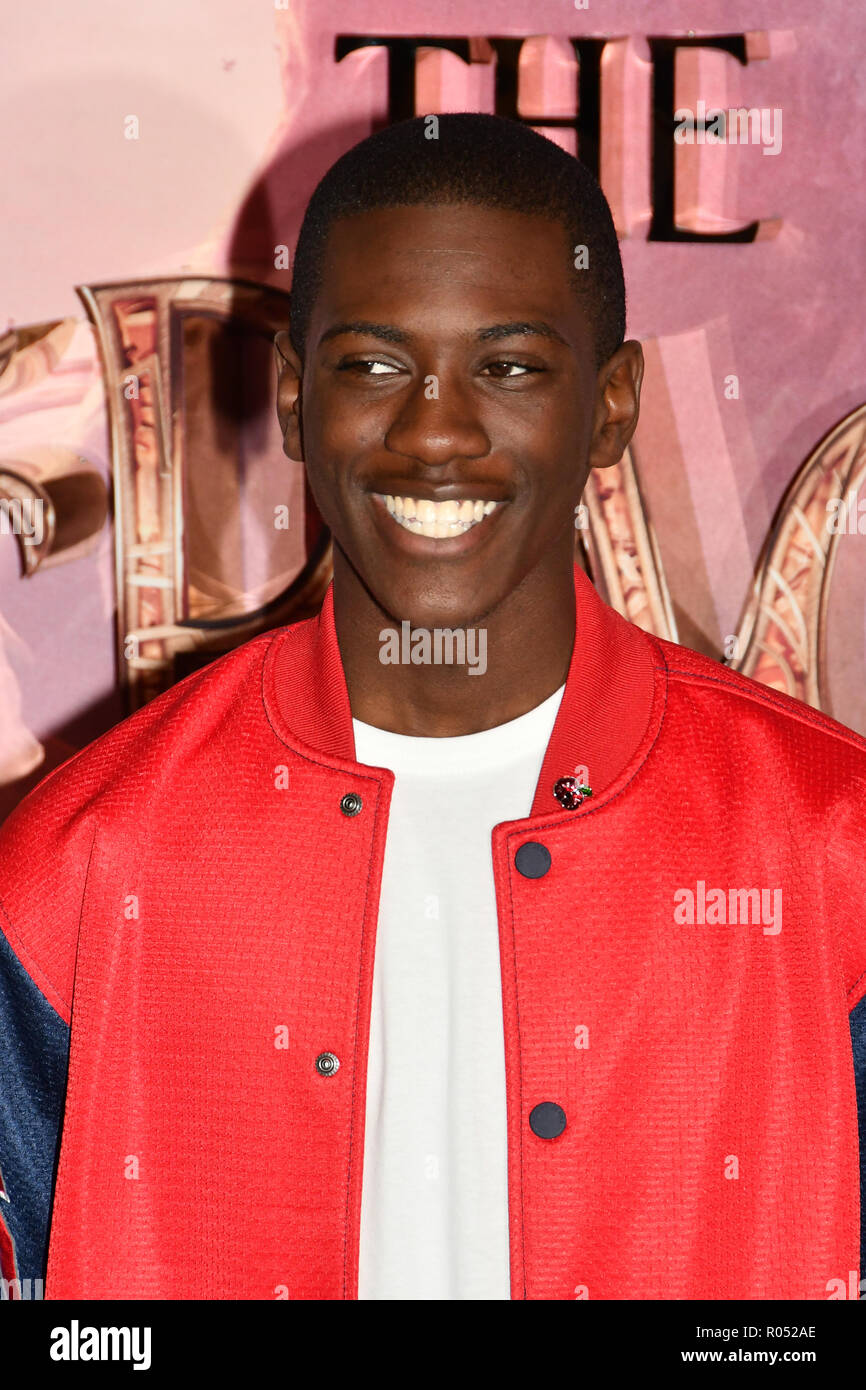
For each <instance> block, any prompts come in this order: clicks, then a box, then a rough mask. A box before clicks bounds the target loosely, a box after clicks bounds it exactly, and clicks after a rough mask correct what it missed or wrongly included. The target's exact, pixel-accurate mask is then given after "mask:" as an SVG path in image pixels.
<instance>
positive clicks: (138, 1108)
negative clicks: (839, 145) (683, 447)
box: [0, 113, 866, 1299]
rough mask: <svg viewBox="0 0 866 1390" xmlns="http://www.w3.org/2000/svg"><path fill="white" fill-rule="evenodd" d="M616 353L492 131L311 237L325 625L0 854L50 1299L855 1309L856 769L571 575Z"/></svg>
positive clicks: (615, 382)
mask: <svg viewBox="0 0 866 1390" xmlns="http://www.w3.org/2000/svg"><path fill="white" fill-rule="evenodd" d="M624 331H625V302H624V290H623V283H622V269H621V263H620V259H619V252H618V247H617V241H616V235H615V232H614V229H613V225H612V221H611V218H610V213H609V210H608V208H607V204H606V203H605V201H604V199H603V197H602V195H601V193H600V190H599V189H598V187H597V185H596V184H595V183H594V181H593V180H592V179H591V178H590V176H589V175H588V174H587V172H586V171H585V170H584V169H583V168H582V166H580V165H579V164H578V163H577V162H576V161H575V160H573V159H572V158H570V157H569V156H568V155H566V154H565V153H564V152H563V151H562V150H560V149H559V148H558V147H557V146H555V145H554V144H553V143H552V142H550V141H547V140H545V139H544V138H543V137H541V136H539V135H537V134H535V133H534V132H532V131H531V130H529V129H528V128H526V127H524V126H522V125H520V124H519V123H516V122H510V121H504V120H501V119H498V118H494V117H490V116H483V115H476V114H469V113H461V114H455V115H445V116H441V117H439V118H438V121H437V120H435V119H433V118H421V119H418V120H414V121H409V122H404V123H401V124H399V125H396V126H393V127H391V128H389V129H387V130H385V131H383V132H381V133H378V134H376V135H374V136H372V137H370V138H369V139H368V140H365V141H363V142H362V143H361V144H359V145H357V146H356V147H355V148H354V149H352V150H350V151H349V152H348V153H347V154H346V155H344V156H343V157H342V159H340V160H339V161H338V162H337V164H336V165H335V166H334V167H333V168H332V169H331V170H330V171H329V172H328V173H327V174H326V176H325V178H324V179H323V180H322V182H321V183H320V185H319V186H318V188H317V189H316V191H315V193H314V195H313V198H312V200H311V202H310V205H309V208H308V210H307V213H306V217H305V220H304V224H303V227H302V229H301V233H300V237H299V241H298V247H297V254H296V259H295V268H294V278H293V292H292V310H291V330H290V333H289V334H285V333H282V334H280V335H278V339H277V346H278V348H279V351H280V359H281V364H282V365H281V371H280V382H279V402H278V409H279V415H280V423H281V428H282V430H283V433H284V439H285V448H286V452H287V454H288V455H289V456H291V457H294V458H297V457H302V458H303V459H304V461H305V464H306V467H307V470H308V475H309V480H310V485H311V488H312V491H313V494H314V496H315V499H316V502H317V505H318V507H319V510H320V512H321V515H322V517H323V519H324V521H325V523H326V524H327V526H328V527H329V528H330V531H331V534H332V536H333V541H334V579H333V584H332V586H331V588H330V589H329V591H328V594H327V596H326V599H325V602H324V605H323V608H322V611H321V613H320V615H319V616H318V617H317V618H315V619H312V620H310V621H308V622H304V623H300V624H295V625H292V626H290V627H287V628H283V629H279V630H278V631H276V632H272V633H268V634H265V635H264V636H262V637H259V638H256V639H254V640H253V641H251V642H248V643H246V644H244V645H243V646H242V647H241V648H239V649H238V650H237V651H235V652H233V653H231V654H230V655H228V656H226V657H223V658H221V659H220V660H218V661H216V662H215V663H213V664H212V665H211V666H209V667H208V668H206V669H205V670H203V671H201V672H199V673H197V674H196V675H194V676H192V677H190V678H188V679H187V680H185V681H183V682H182V683H181V684H179V685H177V686H175V687H174V688H173V689H172V690H171V691H169V692H167V693H166V694H165V695H163V696H161V697H160V698H159V699H157V700H155V701H153V702H152V703H151V704H149V705H148V706H147V707H145V708H144V709H143V710H141V711H139V712H138V713H137V714H136V715H134V716H133V718H131V719H129V720H126V721H124V723H122V724H121V725H119V726H118V727H117V728H116V729H113V730H111V731H110V732H109V733H108V734H106V735H104V736H103V737H102V738H100V739H98V740H97V741H96V742H95V743H94V744H93V745H91V746H90V747H89V748H87V749H85V750H83V751H82V752H81V753H79V754H78V755H77V756H76V757H75V758H73V759H72V760H71V761H70V762H68V763H67V764H66V765H65V766H64V767H62V768H61V769H59V770H58V771H56V772H54V773H53V774H51V776H49V777H48V778H46V779H45V780H44V781H43V782H42V784H41V785H40V787H39V788H37V789H36V791H35V792H34V793H32V794H31V796H30V797H28V798H27V799H26V800H25V802H24V803H23V804H22V805H21V806H20V807H19V808H18V809H17V811H16V812H15V813H14V814H13V816H12V817H11V818H10V820H9V821H8V822H7V824H6V826H5V827H4V829H3V832H2V835H0V900H2V904H3V909H4V918H3V928H4V932H5V944H4V948H3V949H4V955H3V972H4V973H3V977H2V979H3V998H4V1008H5V1013H6V1021H5V1027H6V1030H7V1038H8V1039H9V1041H8V1042H7V1047H8V1048H10V1049H11V1052H10V1054H9V1055H8V1056H7V1059H6V1065H5V1067H4V1072H3V1082H2V1097H3V1105H4V1107H5V1111H4V1127H3V1137H2V1142H3V1149H2V1151H0V1164H2V1166H3V1170H4V1173H5V1175H6V1181H7V1189H8V1202H7V1203H6V1204H5V1205H4V1208H3V1210H4V1215H5V1217H6V1224H7V1226H8V1229H9V1231H10V1232H11V1235H12V1238H13V1239H14V1242H15V1244H16V1247H17V1251H18V1259H19V1264H20V1266H21V1267H22V1269H23V1270H24V1271H26V1272H28V1273H29V1272H31V1271H33V1272H38V1271H39V1270H40V1269H41V1267H42V1259H43V1254H44V1248H45V1242H46V1232H47V1229H48V1215H49V1209H50V1207H51V1206H52V1203H51V1192H52V1181H53V1178H52V1172H51V1169H52V1164H53V1159H54V1153H55V1147H56V1143H57V1135H58V1132H59V1131H60V1119H61V1113H62V1114H63V1121H62V1134H61V1142H60V1146H59V1164H58V1170H57V1175H56V1185H55V1186H54V1197H53V1211H52V1216H51V1226H50V1245H49V1249H48V1260H47V1290H46V1292H47V1296H48V1297H50V1298H66V1297H78V1298H81V1297H135V1298H146V1297H159V1298H281V1297H289V1298H300V1299H318V1298H324V1299H333V1298H349V1299H353V1298H364V1299H393V1298H409V1299H505V1298H529V1299H548V1298H553V1299H572V1298H584V1297H588V1298H593V1299H616V1298H629V1299H661V1298H671V1299H687V1298H715V1299H730V1298H739V1297H743V1298H808V1299H822V1298H828V1297H839V1296H841V1297H846V1296H851V1294H850V1290H851V1289H852V1288H854V1289H856V1283H857V1273H858V1264H859V1211H860V1196H859V1189H858V1130H857V1121H858V1112H857V1089H856V1082H855V1067H854V1066H853V1065H852V1038H853V1041H854V1049H855V1054H854V1055H855V1057H856V1059H857V1066H858V1067H859V1069H860V1075H861V1076H862V1074H863V1068H864V1050H866V1048H864V1027H866V1004H864V1002H863V1000H864V994H866V931H864V927H863V916H862V903H863V898H864V889H866V871H864V867H863V861H862V844H863V835H864V829H866V813H864V804H863V788H864V786H866V780H864V778H866V742H864V740H863V739H861V738H859V737H858V736H857V735H856V734H854V733H852V732H851V731H850V730H847V729H845V728H843V727H842V726H841V725H839V724H837V723H835V722H834V721H833V720H832V719H829V718H827V717H826V716H824V715H821V714H819V713H817V712H816V711H814V710H812V709H810V708H808V707H807V706H805V705H802V704H800V703H799V702H797V701H795V700H791V699H788V698H786V697H784V696H782V695H780V694H777V693H776V692H774V691H771V690H768V689H766V688H764V687H762V686H760V685H758V684H757V683H756V682H753V681H750V680H748V679H746V678H744V677H741V676H739V675H738V674H736V673H734V672H732V671H730V670H727V669H726V668H724V667H723V666H721V665H720V664H717V663H715V662H713V661H711V660H709V659H707V658H704V657H701V656H699V655H696V654H694V653H692V652H690V651H687V650H684V649H682V648H680V647H678V646H676V645H675V644H673V643H669V642H662V641H658V640H656V639H654V638H652V637H650V636H649V635H647V634H645V633H643V632H642V631H641V630H639V629H638V628H636V627H635V626H633V625H632V624H630V623H628V622H626V621H625V620H624V619H623V618H621V617H620V616H618V615H617V614H615V613H614V612H613V611H612V610H610V609H609V608H608V607H607V606H606V605H604V604H603V603H602V602H601V600H600V599H599V598H598V597H597V595H596V594H595V592H594V590H593V588H592V586H591V584H590V583H589V581H588V579H587V578H586V576H585V575H584V574H583V573H582V571H581V570H580V569H579V568H577V567H576V566H575V564H574V556H573V545H574V515H575V509H576V507H577V506H578V504H579V502H580V497H581V493H582V490H583V487H584V484H585V482H586V478H587V475H588V471H589V469H590V468H593V467H595V468H604V467H605V466H607V465H610V464H613V463H615V462H616V461H617V460H618V459H619V458H620V457H621V455H622V452H623V449H624V448H625V446H626V445H627V443H628V442H629V440H630V438H631V437H632V434H633V432H634V429H635V426H636V423H637V418H638V406H639V395H640V386H641V379H642V372H643V361H642V355H641V349H640V346H639V344H638V343H637V342H634V341H631V340H629V341H624V340H623V339H624ZM849 1016H850V1030H849ZM70 1027H71V1042H70ZM67 1046H69V1049H70V1050H69V1060H68V1067H67V1061H66V1048H67ZM64 1087H65V1092H66V1100H65V1110H64V1109H63V1094H64ZM863 1100H864V1097H863V1095H862V1093H861V1102H863ZM852 1281H853V1282H852ZM855 1296H856V1295H855Z"/></svg>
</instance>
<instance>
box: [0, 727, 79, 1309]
mask: <svg viewBox="0 0 866 1390" xmlns="http://www.w3.org/2000/svg"><path fill="white" fill-rule="evenodd" d="M64 769H65V770H64ZM82 770H83V760H82V755H81V754H76V755H75V756H74V757H73V758H72V759H70V760H69V761H68V762H67V763H66V764H63V765H62V766H61V768H58V769H55V770H54V772H52V773H49V775H48V776H47V777H46V778H45V779H44V780H43V781H42V782H41V783H39V785H38V786H37V787H35V788H34V789H33V791H31V792H30V793H29V794H28V795H27V796H26V797H24V799H23V800H22V801H21V802H19V803H18V805H17V806H16V807H15V809H14V810H13V811H12V812H11V814H10V815H9V816H7V818H6V820H5V821H4V822H3V824H2V825H0V1276H2V1278H3V1279H5V1280H7V1281H8V1280H10V1279H12V1280H15V1279H18V1280H20V1281H21V1283H20V1285H18V1286H17V1288H16V1286H14V1285H13V1286H12V1287H11V1289H10V1286H9V1284H8V1283H7V1284H6V1285H3V1284H0V1294H2V1296H4V1297H13V1298H18V1297H21V1298H34V1297H36V1298H41V1297H42V1296H43V1283H42V1281H44V1279H45V1269H46V1259H47V1244H48V1235H49V1221H50V1214H51V1205H52V1195H53V1187H54V1176H55V1169H56V1164H57V1157H58V1148H59V1139H60V1133H61V1126H62V1117H63V1108H64V1101H65V1093H66V1075H67V1068H68V1058H69V1040H70V1021H71V1005H72V981H73V977H74V972H75V954H76V950H77V942H78V923H79V920H80V915H81V904H82V895H83V891H84V884H85V881H86V876H87V864H88V856H89V853H90V848H91V846H92V844H93V839H94V835H95V822H94V821H93V820H92V819H91V817H90V816H89V815H88V814H86V798H87V794H88V787H87V784H86V782H85V779H84V778H83V777H82V776H81V775H80V773H81V771H82ZM83 798H84V802H85V805H84V806H82V799H83ZM28 1280H29V1281H31V1282H30V1283H29V1284H28V1283H26V1282H25V1281H28Z"/></svg>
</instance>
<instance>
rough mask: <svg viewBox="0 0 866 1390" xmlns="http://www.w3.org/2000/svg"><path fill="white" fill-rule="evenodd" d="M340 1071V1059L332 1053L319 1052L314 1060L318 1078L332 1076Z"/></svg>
mask: <svg viewBox="0 0 866 1390" xmlns="http://www.w3.org/2000/svg"><path fill="white" fill-rule="evenodd" d="M339 1069H340V1059H339V1057H335V1056H334V1054H333V1052H320V1053H319V1055H318V1057H317V1058H316V1071H317V1072H318V1073H319V1075H320V1076H333V1075H334V1072H335V1071H339Z"/></svg>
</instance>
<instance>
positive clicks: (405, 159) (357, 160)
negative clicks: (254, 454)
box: [289, 111, 625, 368]
mask: <svg viewBox="0 0 866 1390" xmlns="http://www.w3.org/2000/svg"><path fill="white" fill-rule="evenodd" d="M435 119H436V121H437V122H438V138H434V139H431V138H429V137H428V133H427V132H428V130H431V129H433V128H434V127H433V126H432V121H433V118H432V117H430V116H414V117H412V118H411V119H410V120H407V121H398V122H396V123H395V124H394V125H390V126H386V127H385V129H383V130H379V131H376V132H375V133H374V134H373V135H369V136H368V137H367V138H366V139H365V140H361V141H360V143H359V144H357V145H353V146H352V148H351V149H350V150H347V151H346V153H345V154H344V155H341V157H340V158H339V159H338V160H337V161H336V163H335V164H333V165H332V166H331V168H330V169H329V170H328V171H327V173H326V174H325V175H324V177H323V178H322V179H321V181H320V182H319V183H318V185H317V186H316V188H315V189H314V191H313V194H312V197H311V198H310V201H309V203H308V204H307V209H306V212H305V214H304V220H303V222H302V224H301V230H300V232H299V234H298V241H297V246H296V248H295V260H294V268H293V273H292V290H291V304H290V328H289V336H290V339H291V343H292V346H293V347H294V349H295V351H296V353H297V354H298V356H299V357H300V359H301V361H302V362H303V360H304V355H305V346H306V339H307V331H308V328H309V322H310V314H311V312H312V308H313V304H314V302H315V299H316V295H317V294H318V292H319V289H320V287H321V278H322V264H323V259H324V251H325V246H326V242H327V238H328V233H329V231H330V229H331V226H332V225H333V223H334V222H337V221H339V220H341V219H342V218H345V217H351V216H353V215H354V214H356V213H361V212H368V211H372V210H373V209H375V208H388V207H414V206H427V207H436V206H439V205H442V204H449V203H451V204H453V203H469V204H475V205H476V206H480V207H489V208H502V209H505V210H508V211H515V212H528V213H534V214H537V215H539V216H542V217H546V218H547V219H548V220H550V221H558V222H560V223H561V224H562V226H563V229H564V231H565V234H566V236H567V238H568V242H567V244H568V246H569V247H578V246H585V247H586V248H587V257H586V261H587V268H586V269H572V281H573V284H574V288H575V290H576V292H577V293H578V294H579V295H581V296H582V297H583V300H584V304H585V307H586V310H587V313H588V317H589V321H590V324H591V327H592V330H593V333H594V336H595V346H596V368H598V367H601V366H602V364H603V363H604V362H606V361H607V360H608V358H609V357H611V356H612V355H613V353H614V352H615V351H616V350H617V348H618V347H619V346H620V344H621V343H622V341H623V339H624V337H625V282H624V279H623V271H622V259H621V257H620V253H619V242H618V240H617V235H616V229H615V228H614V225H613V218H612V216H611V212H610V208H609V206H608V203H607V199H606V198H605V196H604V194H603V193H602V191H601V188H600V187H599V185H598V183H597V181H596V179H595V178H594V177H593V175H592V174H591V173H590V171H589V169H587V167H586V165H584V164H581V163H580V161H579V160H577V159H575V158H574V156H573V155H570V154H568V153H567V152H566V151H565V150H564V149H562V147H561V146H560V145H557V144H555V143H554V142H553V141H552V140H548V139H547V138H546V137H545V136H544V135H539V134H538V132H537V131H535V130H532V128H531V127H530V126H528V125H524V124H523V123H522V122H521V121H517V120H513V119H512V118H511V117H506V116H490V115H486V114H484V113H483V112H476V111H457V112H445V113H443V114H442V115H438V116H436V118H435ZM570 259H572V258H571V257H570Z"/></svg>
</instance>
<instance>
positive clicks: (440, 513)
mask: <svg viewBox="0 0 866 1390" xmlns="http://www.w3.org/2000/svg"><path fill="white" fill-rule="evenodd" d="M378 495H379V496H382V494H381V493H379V494H378ZM382 500H383V501H384V503H385V506H386V507H387V508H388V511H389V512H390V513H391V515H392V516H393V518H394V520H395V521H397V522H399V524H400V525H401V526H405V527H406V529H407V531H412V532H413V533H414V534H415V535H416V536H430V537H432V538H435V539H436V540H446V539H448V537H450V536H462V535H463V533H464V531H469V530H471V529H472V527H473V526H477V525H478V523H479V521H483V519H484V517H485V516H489V515H490V513H491V512H493V511H495V510H496V508H497V506H498V505H499V504H498V503H497V502H484V501H481V500H480V499H479V500H474V499H472V498H468V497H467V498H464V499H463V500H462V501H460V502H458V501H457V500H456V499H455V498H450V499H449V500H448V501H447V502H433V501H431V500H430V498H429V497H422V498H415V497H391V496H390V495H387V496H384V497H383V498H382Z"/></svg>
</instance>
